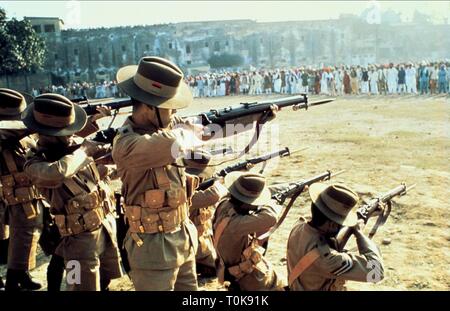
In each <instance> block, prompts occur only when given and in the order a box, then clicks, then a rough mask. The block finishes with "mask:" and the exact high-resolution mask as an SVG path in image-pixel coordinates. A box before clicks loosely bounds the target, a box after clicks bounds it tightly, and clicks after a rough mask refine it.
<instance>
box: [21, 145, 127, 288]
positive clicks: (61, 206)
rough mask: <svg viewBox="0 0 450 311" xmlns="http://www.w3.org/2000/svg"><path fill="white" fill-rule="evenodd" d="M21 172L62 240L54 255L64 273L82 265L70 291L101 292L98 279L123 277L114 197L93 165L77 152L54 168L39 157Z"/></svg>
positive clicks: (30, 161)
mask: <svg viewBox="0 0 450 311" xmlns="http://www.w3.org/2000/svg"><path fill="white" fill-rule="evenodd" d="M25 172H26V173H27V175H28V176H29V177H30V178H31V180H32V182H33V183H34V184H35V185H36V186H38V187H39V188H40V189H42V190H41V191H42V194H43V195H44V197H45V198H46V199H47V200H48V201H49V203H50V204H51V209H50V212H51V213H52V214H53V215H55V222H56V225H57V226H58V229H59V232H60V234H61V236H62V241H61V243H60V244H59V245H58V247H57V249H56V251H55V253H56V254H57V255H58V256H61V257H63V258H64V261H65V263H66V267H67V269H68V270H67V272H70V271H71V270H69V269H72V266H69V267H68V266H67V263H68V262H69V261H71V260H76V261H78V262H79V263H80V268H81V269H80V270H81V271H80V274H79V275H80V281H81V282H80V283H79V284H77V283H73V284H69V286H68V289H69V290H100V278H102V279H114V278H119V277H121V276H122V271H121V267H120V257H119V251H118V248H117V242H116V235H115V230H116V228H115V219H114V216H113V214H112V211H113V203H112V200H111V198H112V197H113V195H112V193H111V192H110V189H109V187H108V186H106V184H104V183H103V181H101V180H100V178H99V174H98V171H97V167H96V165H95V163H94V162H93V159H92V158H91V157H88V156H87V155H86V154H85V153H84V152H83V151H82V150H80V149H78V150H76V151H75V152H73V153H72V154H69V155H65V156H63V157H62V158H61V159H59V160H58V161H54V162H48V161H47V160H46V159H45V157H44V156H43V155H42V154H39V153H38V154H37V155H35V156H34V157H33V158H32V159H31V160H29V161H28V162H27V163H26V164H25ZM68 281H70V280H68Z"/></svg>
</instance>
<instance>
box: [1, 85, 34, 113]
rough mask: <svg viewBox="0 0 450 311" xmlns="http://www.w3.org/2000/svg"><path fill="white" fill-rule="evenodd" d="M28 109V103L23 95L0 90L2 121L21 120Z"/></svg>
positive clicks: (9, 90) (12, 91)
mask: <svg viewBox="0 0 450 311" xmlns="http://www.w3.org/2000/svg"><path fill="white" fill-rule="evenodd" d="M26 108H27V102H26V100H25V97H24V96H23V95H22V94H21V93H19V92H17V91H14V90H11V89H6V88H0V120H20V115H21V113H22V112H23V111H24V110H25V109H26Z"/></svg>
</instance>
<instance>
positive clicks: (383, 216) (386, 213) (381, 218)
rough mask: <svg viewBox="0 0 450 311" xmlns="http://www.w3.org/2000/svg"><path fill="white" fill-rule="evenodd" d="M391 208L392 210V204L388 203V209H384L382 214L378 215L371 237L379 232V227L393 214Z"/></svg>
mask: <svg viewBox="0 0 450 311" xmlns="http://www.w3.org/2000/svg"><path fill="white" fill-rule="evenodd" d="M391 210H392V205H391V204H386V209H385V210H384V211H383V213H382V214H380V215H379V216H378V218H377V222H376V223H375V225H373V227H372V229H371V230H370V233H369V239H371V238H373V236H374V235H375V233H377V230H378V228H379V227H380V226H382V225H384V223H385V222H386V220H387V219H388V217H389V215H390V214H391Z"/></svg>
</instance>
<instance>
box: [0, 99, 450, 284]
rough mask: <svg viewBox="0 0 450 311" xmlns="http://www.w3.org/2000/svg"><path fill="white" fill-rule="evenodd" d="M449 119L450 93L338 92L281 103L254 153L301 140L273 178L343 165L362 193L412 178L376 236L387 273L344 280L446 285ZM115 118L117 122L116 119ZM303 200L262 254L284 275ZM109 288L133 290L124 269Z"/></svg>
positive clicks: (205, 104) (42, 265)
mask: <svg viewBox="0 0 450 311" xmlns="http://www.w3.org/2000/svg"><path fill="white" fill-rule="evenodd" d="M267 98H276V96H271V97H267V96H265V97H262V96H260V97H236V96H234V97H226V98H212V99H197V100H196V101H195V104H194V105H193V106H192V107H190V108H189V109H188V110H187V111H185V112H183V114H187V115H189V114H194V113H196V112H198V111H205V110H207V109H210V108H219V107H225V106H230V105H235V104H237V103H239V102H243V101H249V102H252V101H255V100H261V99H267ZM317 98H321V97H317V96H312V97H311V98H310V100H314V99H317ZM124 117H125V116H122V115H121V116H120V119H123V118H124ZM449 117H450V100H449V97H445V96H396V95H395V96H379V97H370V96H362V95H360V96H351V97H350V96H344V97H339V98H338V99H337V100H336V101H334V102H333V103H330V104H327V105H322V106H318V107H311V108H310V109H309V110H308V111H304V110H302V111H296V112H293V111H292V110H291V109H290V108H285V109H283V110H282V111H280V112H279V113H278V116H277V119H276V120H275V121H273V122H271V123H270V126H269V127H267V128H265V129H264V131H263V133H264V134H263V135H262V137H261V138H260V142H259V143H258V146H255V147H254V151H256V152H254V151H253V150H252V152H251V155H256V154H258V153H265V152H267V151H275V150H277V149H281V148H283V147H285V146H287V147H289V148H290V150H291V151H292V150H297V149H300V148H305V147H308V149H306V150H302V151H299V152H297V153H295V154H293V155H291V156H290V157H286V158H283V159H280V160H277V161H275V160H274V161H273V163H269V164H268V165H267V168H266V170H265V175H266V176H267V177H268V179H269V182H270V183H273V182H281V181H283V182H286V181H296V180H301V179H303V178H307V177H310V176H313V175H315V174H317V173H321V172H324V171H326V170H328V169H330V170H332V171H337V170H342V169H345V170H346V172H345V173H344V174H342V175H339V176H337V177H336V178H335V179H334V181H339V182H344V183H346V184H348V185H349V186H350V187H352V188H354V189H355V190H356V191H357V192H358V194H360V196H361V197H362V198H363V199H370V198H371V197H374V196H376V195H378V194H381V193H383V192H386V191H388V190H390V189H391V188H394V187H396V186H398V185H399V184H400V183H402V182H406V183H407V184H408V185H409V184H417V186H416V188H414V189H413V190H412V191H411V192H409V193H408V194H407V195H405V196H403V197H400V198H396V199H395V200H394V204H393V211H392V213H391V216H390V218H389V219H388V221H387V223H386V224H385V225H384V226H383V227H381V228H380V229H379V230H378V233H377V235H376V236H375V238H374V239H375V241H376V242H377V244H378V245H379V246H380V248H381V251H382V254H383V259H384V264H385V279H384V280H383V281H382V282H380V283H378V284H367V283H357V282H349V283H348V288H349V289H350V290H449V289H450V249H449V242H450V231H449V227H450V222H449V219H450V217H449V216H450V203H449V200H448V196H449V191H448V186H449V184H450V170H449V164H448V163H449V158H450V140H449V138H450V127H449ZM121 122H122V120H116V122H115V124H117V125H118V124H120V123H121ZM105 123H107V122H105ZM251 134H252V133H248V135H239V146H241V147H243V146H245V143H246V142H248V139H249V138H250V136H251ZM228 141H229V142H230V141H231V142H237V139H236V138H231V139H228ZM233 148H234V150H239V147H235V146H233ZM255 169H259V167H257V168H255ZM309 204H310V203H309V200H308V195H307V194H306V193H304V194H303V195H301V196H300V198H299V199H298V200H297V202H296V204H295V206H294V207H293V208H292V209H291V211H290V213H289V215H288V217H287V219H286V220H285V221H284V223H283V224H282V226H281V227H280V228H279V229H278V230H277V231H276V232H275V234H274V235H273V236H272V237H271V241H270V244H269V249H268V258H269V259H270V261H271V262H272V263H273V264H274V266H275V269H276V270H277V272H278V273H279V274H280V275H281V276H283V277H284V278H286V259H285V253H286V242H287V238H288V235H289V232H290V229H291V228H292V226H293V224H294V222H295V221H296V220H297V219H298V218H299V217H300V216H308V215H309ZM387 239H388V240H387ZM383 240H385V241H384V243H383ZM389 242H390V243H389ZM351 246H352V245H350V248H351ZM38 262H39V267H38V268H37V269H35V270H34V271H33V272H32V274H33V275H34V276H36V277H37V278H39V279H40V280H41V281H42V282H44V283H45V269H46V266H47V264H48V258H46V257H45V256H44V255H43V254H39V258H38ZM2 273H3V271H2ZM199 282H200V285H201V289H202V290H220V289H221V288H220V287H219V286H218V284H217V282H216V280H215V279H201V280H199ZM111 288H112V289H113V290H131V289H132V285H131V283H130V281H129V280H128V278H127V277H123V278H122V279H120V280H115V281H114V282H113V284H112V286H111Z"/></svg>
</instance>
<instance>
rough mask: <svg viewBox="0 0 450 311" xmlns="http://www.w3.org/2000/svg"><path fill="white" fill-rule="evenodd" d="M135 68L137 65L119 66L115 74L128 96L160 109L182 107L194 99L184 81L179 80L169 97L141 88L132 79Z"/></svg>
mask: <svg viewBox="0 0 450 311" xmlns="http://www.w3.org/2000/svg"><path fill="white" fill-rule="evenodd" d="M137 69H138V66H137V65H129V66H125V67H122V68H120V69H119V71H118V72H117V75H116V79H117V82H118V83H117V85H118V86H119V87H120V88H121V89H122V90H123V91H124V92H125V93H127V94H128V95H129V96H130V97H132V98H134V99H136V100H138V101H140V102H142V103H144V104H146V105H149V106H153V107H158V108H162V109H182V108H186V107H187V106H189V105H190V104H192V102H193V101H194V99H193V97H192V93H191V91H190V90H189V87H188V85H187V84H186V83H184V81H180V84H179V86H178V88H177V91H176V93H175V95H174V96H173V97H170V98H166V97H160V96H157V95H153V94H151V93H148V92H146V91H144V90H142V89H141V88H139V87H138V86H137V85H136V83H134V80H133V77H134V75H135V74H136V72H137Z"/></svg>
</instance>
